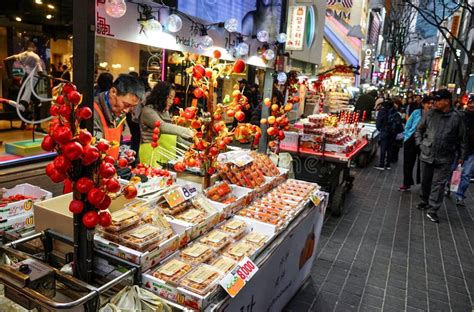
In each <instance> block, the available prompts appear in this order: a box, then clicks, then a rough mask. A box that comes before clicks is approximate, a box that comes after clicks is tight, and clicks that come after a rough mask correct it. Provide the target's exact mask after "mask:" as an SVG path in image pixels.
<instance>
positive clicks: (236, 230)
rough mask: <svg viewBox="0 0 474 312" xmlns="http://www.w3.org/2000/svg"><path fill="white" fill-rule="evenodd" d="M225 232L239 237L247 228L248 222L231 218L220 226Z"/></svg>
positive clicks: (235, 237)
mask: <svg viewBox="0 0 474 312" xmlns="http://www.w3.org/2000/svg"><path fill="white" fill-rule="evenodd" d="M220 229H221V230H222V231H224V232H228V233H230V234H231V235H232V237H233V238H234V239H239V238H240V237H242V235H243V234H244V233H245V231H246V230H247V223H245V222H244V221H242V220H238V219H230V220H229V221H227V222H225V223H224V224H223V225H221V226H220Z"/></svg>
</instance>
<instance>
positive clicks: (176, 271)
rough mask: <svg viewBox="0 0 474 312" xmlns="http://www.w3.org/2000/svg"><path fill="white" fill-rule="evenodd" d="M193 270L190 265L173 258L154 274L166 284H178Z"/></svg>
mask: <svg viewBox="0 0 474 312" xmlns="http://www.w3.org/2000/svg"><path fill="white" fill-rule="evenodd" d="M192 269H193V267H192V266H191V265H190V264H189V263H186V262H184V261H181V260H180V259H177V258H173V259H171V260H168V261H167V262H166V263H164V264H163V265H161V266H159V267H158V269H156V270H155V271H154V272H153V273H152V274H153V276H154V277H156V278H159V279H160V280H162V281H164V282H168V283H173V284H177V283H178V281H179V280H180V279H181V278H182V277H183V276H184V275H186V273H188V272H190V271H191V270H192Z"/></svg>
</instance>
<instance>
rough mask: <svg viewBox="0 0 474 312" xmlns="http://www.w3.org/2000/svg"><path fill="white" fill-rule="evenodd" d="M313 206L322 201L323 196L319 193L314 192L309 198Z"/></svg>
mask: <svg viewBox="0 0 474 312" xmlns="http://www.w3.org/2000/svg"><path fill="white" fill-rule="evenodd" d="M309 198H310V199H311V201H312V202H313V204H314V205H315V206H318V205H319V204H320V203H321V201H322V200H323V199H324V194H323V193H321V192H320V191H316V192H314V193H313V194H311V195H310V197H309Z"/></svg>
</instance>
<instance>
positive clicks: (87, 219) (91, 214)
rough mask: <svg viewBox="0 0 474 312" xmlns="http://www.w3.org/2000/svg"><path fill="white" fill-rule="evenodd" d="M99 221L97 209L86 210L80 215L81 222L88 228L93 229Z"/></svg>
mask: <svg viewBox="0 0 474 312" xmlns="http://www.w3.org/2000/svg"><path fill="white" fill-rule="evenodd" d="M97 223H99V215H98V214H97V211H88V212H86V213H85V214H84V216H83V217H82V224H83V225H84V226H85V227H86V228H88V229H93V228H95V226H96V225H97Z"/></svg>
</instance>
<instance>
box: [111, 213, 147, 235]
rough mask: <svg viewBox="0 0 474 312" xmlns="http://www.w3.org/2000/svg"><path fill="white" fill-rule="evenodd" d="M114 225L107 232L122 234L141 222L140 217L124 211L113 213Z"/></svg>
mask: <svg viewBox="0 0 474 312" xmlns="http://www.w3.org/2000/svg"><path fill="white" fill-rule="evenodd" d="M111 215H112V224H111V225H110V226H108V227H106V228H104V230H105V231H107V232H109V233H121V232H124V231H126V230H127V229H129V228H130V227H132V226H134V225H137V224H138V222H140V217H139V216H138V214H136V213H135V212H133V211H130V210H126V209H122V210H119V211H116V212H112V214H111Z"/></svg>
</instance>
